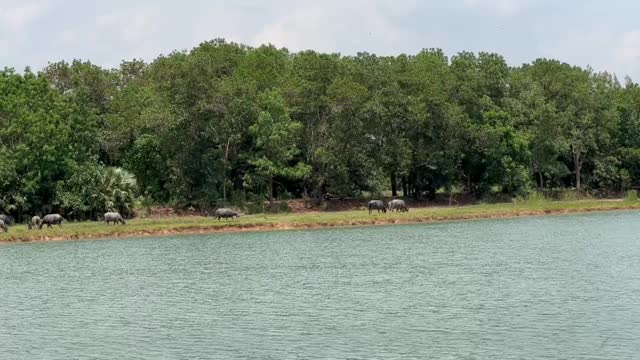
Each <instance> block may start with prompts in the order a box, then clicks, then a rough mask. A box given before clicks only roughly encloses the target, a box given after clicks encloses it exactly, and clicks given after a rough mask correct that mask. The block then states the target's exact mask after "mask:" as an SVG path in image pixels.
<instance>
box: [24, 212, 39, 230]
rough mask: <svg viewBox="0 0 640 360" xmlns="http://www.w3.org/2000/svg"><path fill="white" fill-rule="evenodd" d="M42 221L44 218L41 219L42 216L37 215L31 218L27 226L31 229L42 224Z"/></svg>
mask: <svg viewBox="0 0 640 360" xmlns="http://www.w3.org/2000/svg"><path fill="white" fill-rule="evenodd" d="M41 222H42V219H40V216H37V215H36V216H34V217H32V218H31V221H30V222H29V223H28V224H27V227H28V228H29V230H31V229H33V228H34V227H37V226H40V223H41Z"/></svg>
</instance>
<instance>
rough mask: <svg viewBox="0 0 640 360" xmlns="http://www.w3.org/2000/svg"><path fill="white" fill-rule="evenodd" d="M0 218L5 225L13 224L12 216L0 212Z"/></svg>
mask: <svg viewBox="0 0 640 360" xmlns="http://www.w3.org/2000/svg"><path fill="white" fill-rule="evenodd" d="M0 220H2V221H3V222H4V223H5V224H6V225H11V224H13V218H12V217H11V216H9V215H5V214H0Z"/></svg>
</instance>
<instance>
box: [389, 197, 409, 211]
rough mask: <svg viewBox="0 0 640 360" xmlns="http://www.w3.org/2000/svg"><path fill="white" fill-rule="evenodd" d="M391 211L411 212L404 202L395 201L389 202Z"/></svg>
mask: <svg viewBox="0 0 640 360" xmlns="http://www.w3.org/2000/svg"><path fill="white" fill-rule="evenodd" d="M389 211H391V212H393V211H400V212H407V211H409V208H408V207H407V203H405V202H404V200H399V199H395V200H391V201H390V202H389Z"/></svg>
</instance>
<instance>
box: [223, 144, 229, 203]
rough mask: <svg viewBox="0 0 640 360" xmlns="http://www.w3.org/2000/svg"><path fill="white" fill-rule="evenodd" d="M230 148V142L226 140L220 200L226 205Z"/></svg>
mask: <svg viewBox="0 0 640 360" xmlns="http://www.w3.org/2000/svg"><path fill="white" fill-rule="evenodd" d="M230 150H231V142H230V141H229V140H227V143H226V144H225V146H224V164H223V165H222V166H223V167H224V180H223V183H222V200H223V202H224V204H225V205H227V164H228V163H229V152H230Z"/></svg>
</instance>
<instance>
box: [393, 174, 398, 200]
mask: <svg viewBox="0 0 640 360" xmlns="http://www.w3.org/2000/svg"><path fill="white" fill-rule="evenodd" d="M391 195H393V197H396V196H398V184H397V182H396V173H395V172H394V173H391Z"/></svg>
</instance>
